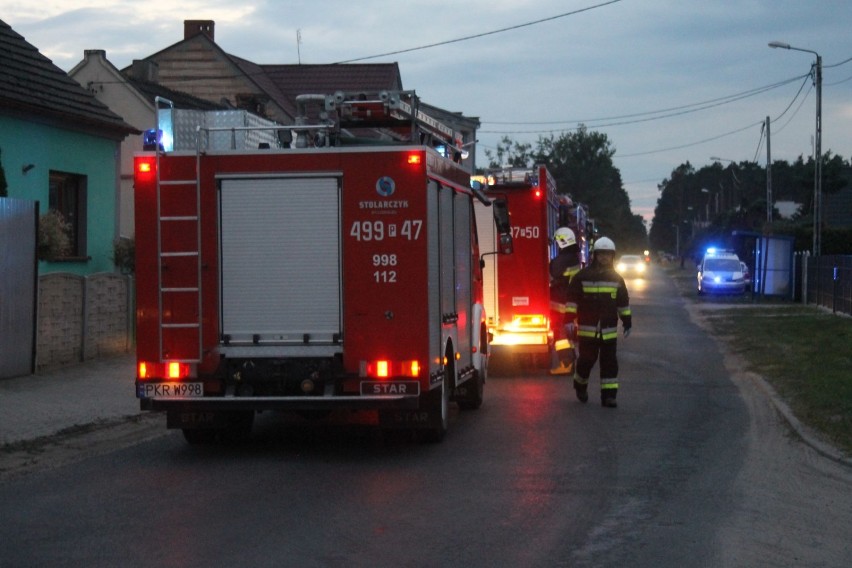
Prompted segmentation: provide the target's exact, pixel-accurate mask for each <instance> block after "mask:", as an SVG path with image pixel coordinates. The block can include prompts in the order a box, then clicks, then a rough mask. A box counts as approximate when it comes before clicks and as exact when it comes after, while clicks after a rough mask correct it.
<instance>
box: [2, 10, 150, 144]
mask: <svg viewBox="0 0 852 568" xmlns="http://www.w3.org/2000/svg"><path fill="white" fill-rule="evenodd" d="M0 53H2V54H3V56H2V57H0V112H14V113H19V114H22V115H24V116H28V117H37V118H38V119H40V120H49V121H55V122H56V123H57V124H60V125H62V126H63V127H65V128H71V129H79V130H85V131H87V132H95V133H98V134H101V135H104V136H108V137H110V138H115V139H122V138H124V137H125V136H126V135H128V134H132V133H138V130H136V129H135V128H134V127H133V126H131V125H129V124H127V123H126V122H124V120H123V119H122V118H121V117H120V116H118V115H117V114H115V113H114V112H112V111H111V110H109V108H108V107H107V106H106V105H104V104H103V103H102V102H100V101H99V100H97V99H96V98H95V96H94V95H93V94H92V93H90V92H89V91H87V90H86V89H84V88H83V87H81V86H80V85H79V84H78V83H77V82H76V81H75V80H74V79H72V78H70V77H69V76H68V74H67V73H65V72H64V71H63V70H62V69H60V68H59V67H57V66H56V65H54V64H53V62H52V61H50V59H48V58H47V57H45V56H43V55H42V54H41V53H39V51H38V49H36V48H35V47H33V46H32V45H31V44H29V43H27V41H26V40H25V39H24V38H23V36H21V35H19V34H17V33H16V32H15V31H14V30H12V28H11V27H10V26H9V25H8V24H6V23H5V22H3V21H2V20H0Z"/></svg>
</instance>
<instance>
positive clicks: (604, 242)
mask: <svg viewBox="0 0 852 568" xmlns="http://www.w3.org/2000/svg"><path fill="white" fill-rule="evenodd" d="M593 250H594V252H597V251H599V250H610V251H612V252H615V243H614V242H612V239H611V238H609V237H601V238H599V239H598V240H596V241H595V245H594V249H593Z"/></svg>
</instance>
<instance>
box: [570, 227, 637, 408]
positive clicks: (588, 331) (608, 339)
mask: <svg viewBox="0 0 852 568" xmlns="http://www.w3.org/2000/svg"><path fill="white" fill-rule="evenodd" d="M592 250H593V257H592V264H591V265H590V266H588V267H586V268H584V269H582V270H581V271H580V272H578V273H577V274H576V275H575V276H574V278H573V279H571V283H570V284H569V286H568V303H567V304H566V306H567V308H566V309H567V314H568V318H569V319H576V321H577V324H578V327H577V335H578V343H579V347H580V354H579V357H578V359H577V374H576V375H575V377H574V390H575V391H576V393H577V398H578V399H579V400H580V401H581V402H586V401H587V400H589V394H588V386H589V376H590V375H591V373H592V367H594V365H595V361H597V360H598V357H600V376H601V405H602V406H605V407H609V408H615V407H616V406H618V405H617V403H616V401H615V398H616V395H617V394H618V359H617V357H616V340H617V338H618V319H619V318H621V322H622V325H623V326H624V337H627V336H628V335H630V328H631V326H632V325H633V321H632V320H633V318H632V313H631V311H630V299H629V297H628V295H627V286H626V285H625V284H624V279H623V278H622V277H621V276H620V275H619V274H618V273H617V272H616V271H615V268H613V260H614V258H615V243H614V242H612V239H610V238H608V237H601V238H599V239H598V240H597V241H595V243H594V246H593V249H592Z"/></svg>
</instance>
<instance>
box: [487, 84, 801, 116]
mask: <svg viewBox="0 0 852 568" xmlns="http://www.w3.org/2000/svg"><path fill="white" fill-rule="evenodd" d="M809 76H810V73H808V74H806V75H797V76H796V77H791V78H790V79H785V80H783V81H779V82H777V83H773V84H771V85H764V86H762V87H755V88H754V89H749V90H747V91H742V92H740V93H734V94H732V95H726V96H724V97H717V98H715V99H708V100H706V101H700V102H696V103H689V104H685V105H680V106H676V107H669V108H665V109H660V110H651V111H644V112H637V113H633V114H623V115H618V116H611V117H603V118H587V119H576V120H559V121H546V122H503V121H496V120H487V121H483V123H484V124H507V125H508V124H517V125H535V124H542V125H544V124H549V125H557V124H569V123H570V124H577V123H584V124H585V123H594V122H605V121H610V120H621V119H624V118H635V117H644V116H649V115H650V116H651V118H654V117H653V116H652V115H662V114H664V113H672V114H666V115H664V116H660V117H656V118H667V117H669V116H677V115H678V114H685V113H676V112H674V111H682V110H684V109H692V110H690V111H688V112H694V111H697V110H704V109H706V108H712V107H714V106H719V105H721V104H726V103H728V102H734V101H738V100H741V99H744V98H748V97H751V96H754V95H758V94H761V93H765V92H766V91H770V90H772V89H776V88H778V87H783V86H784V85H787V84H789V83H792V82H793V81H797V80H799V79H801V78H803V77H805V78H807V77H809ZM693 107H698V108H693ZM645 120H648V119H647V118H646V119H643V120H638V121H636V122H644V121H645ZM619 124H631V123H630V122H625V123H619ZM605 126H606V125H605Z"/></svg>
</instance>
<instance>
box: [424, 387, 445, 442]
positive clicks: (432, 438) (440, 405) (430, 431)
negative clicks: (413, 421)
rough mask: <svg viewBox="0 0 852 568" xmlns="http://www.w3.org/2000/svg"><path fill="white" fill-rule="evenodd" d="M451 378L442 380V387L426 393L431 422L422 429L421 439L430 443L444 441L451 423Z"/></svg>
mask: <svg viewBox="0 0 852 568" xmlns="http://www.w3.org/2000/svg"><path fill="white" fill-rule="evenodd" d="M448 382H449V380H448V379H447V378H446V375H445V378H444V380H443V381H441V387H440V388H437V389H434V390H432V391H431V392H429V393H428V394H427V395H426V408H427V410H428V412H429V416H430V417H431V418H432V420H430V422H431V424H430V425H429V426H427V427H426V428H424V429H422V430H421V431H420V439H421V440H423V441H424V442H427V443H430V444H436V443H438V442H441V441H443V439H444V436H446V435H447V430H448V429H449V425H450V387H449V385H448Z"/></svg>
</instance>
